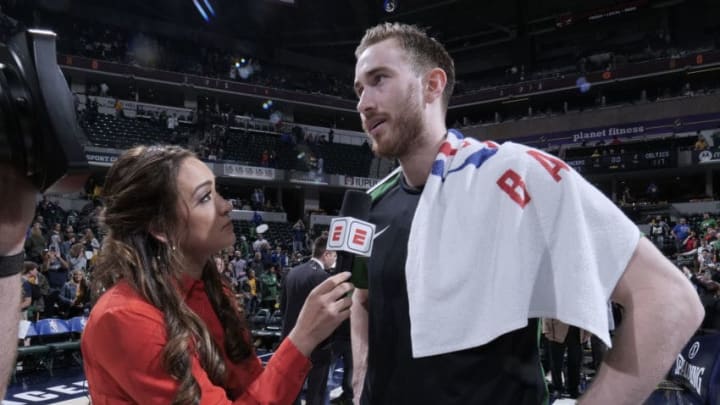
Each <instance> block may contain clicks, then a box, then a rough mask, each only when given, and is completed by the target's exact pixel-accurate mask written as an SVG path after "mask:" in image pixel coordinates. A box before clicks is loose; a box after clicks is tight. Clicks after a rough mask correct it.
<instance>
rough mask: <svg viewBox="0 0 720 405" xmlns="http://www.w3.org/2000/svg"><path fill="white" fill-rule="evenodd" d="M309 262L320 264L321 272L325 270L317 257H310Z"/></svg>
mask: <svg viewBox="0 0 720 405" xmlns="http://www.w3.org/2000/svg"><path fill="white" fill-rule="evenodd" d="M310 260H314V261H316V262H317V263H318V264H320V267H322V269H323V270H326V269H325V265H324V264H323V262H321V261H320V259H318V258H317V257H311V258H310Z"/></svg>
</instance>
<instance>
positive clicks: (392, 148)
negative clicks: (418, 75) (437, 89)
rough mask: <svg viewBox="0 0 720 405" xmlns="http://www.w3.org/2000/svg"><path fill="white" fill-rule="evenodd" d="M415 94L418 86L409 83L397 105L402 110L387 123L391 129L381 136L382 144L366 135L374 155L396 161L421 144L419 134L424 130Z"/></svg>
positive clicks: (420, 107)
mask: <svg viewBox="0 0 720 405" xmlns="http://www.w3.org/2000/svg"><path fill="white" fill-rule="evenodd" d="M417 92H418V85H417V84H415V83H414V82H411V83H410V84H409V85H408V87H407V91H406V93H405V97H403V100H402V102H400V103H398V105H399V106H402V109H400V110H398V112H397V114H396V115H395V116H394V117H392V121H391V122H388V124H391V127H390V128H388V131H386V132H385V133H384V134H383V138H385V139H384V140H383V142H382V143H381V142H378V141H376V140H374V139H372V137H371V136H370V135H368V136H370V138H371V139H372V141H373V146H372V150H373V152H374V153H375V155H377V156H379V157H382V158H387V159H398V158H401V157H403V156H406V155H407V154H408V153H410V152H411V151H412V150H414V149H415V148H416V147H417V146H418V145H419V144H420V143H421V142H422V137H421V136H420V134H421V133H422V131H423V130H424V126H425V124H424V122H423V116H422V106H421V105H420V103H419V102H418V101H416V100H417V99H416V96H417ZM388 137H390V139H388Z"/></svg>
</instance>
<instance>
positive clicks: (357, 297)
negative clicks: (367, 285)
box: [350, 288, 368, 404]
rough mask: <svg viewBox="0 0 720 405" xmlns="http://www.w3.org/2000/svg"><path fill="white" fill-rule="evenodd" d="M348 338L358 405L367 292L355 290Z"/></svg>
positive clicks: (363, 367)
mask: <svg viewBox="0 0 720 405" xmlns="http://www.w3.org/2000/svg"><path fill="white" fill-rule="evenodd" d="M350 337H351V343H352V358H353V374H352V387H353V393H354V394H355V398H354V399H353V401H354V403H355V404H359V403H360V397H361V396H362V390H363V385H364V383H365V374H366V373H367V356H368V290H364V289H359V288H357V289H355V292H354V293H353V303H352V308H351V309H350Z"/></svg>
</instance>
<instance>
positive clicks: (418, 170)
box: [399, 125, 447, 187]
mask: <svg viewBox="0 0 720 405" xmlns="http://www.w3.org/2000/svg"><path fill="white" fill-rule="evenodd" d="M446 134H447V129H446V128H445V126H444V125H443V126H442V128H437V129H435V130H433V131H432V132H431V133H430V134H428V135H425V140H424V141H422V143H421V144H420V147H419V148H417V149H415V150H413V151H412V152H410V153H409V154H408V155H406V156H403V157H401V158H399V160H400V166H401V167H402V172H403V175H404V176H405V181H406V182H407V184H408V185H409V186H411V187H421V186H423V185H425V181H426V180H427V178H428V176H429V175H430V170H432V165H433V162H434V161H435V158H436V157H437V153H438V150H439V149H440V145H441V144H442V143H443V142H444V141H445V135H446Z"/></svg>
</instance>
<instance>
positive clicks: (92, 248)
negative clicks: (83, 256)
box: [83, 228, 100, 254]
mask: <svg viewBox="0 0 720 405" xmlns="http://www.w3.org/2000/svg"><path fill="white" fill-rule="evenodd" d="M83 244H84V245H85V251H86V252H93V254H96V253H97V251H98V250H100V242H98V240H97V238H95V234H94V233H93V231H92V229H90V228H87V229H85V237H84V239H83Z"/></svg>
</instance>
